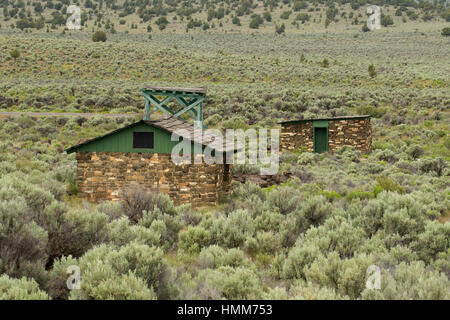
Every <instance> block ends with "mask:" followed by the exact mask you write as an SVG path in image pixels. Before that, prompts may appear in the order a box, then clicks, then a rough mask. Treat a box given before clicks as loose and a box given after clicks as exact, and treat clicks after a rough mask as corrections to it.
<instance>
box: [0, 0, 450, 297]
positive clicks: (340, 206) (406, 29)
mask: <svg viewBox="0 0 450 320" xmlns="http://www.w3.org/2000/svg"><path fill="white" fill-rule="evenodd" d="M20 3H22V4H23V5H22V4H20ZM38 3H39V4H40V7H41V9H42V11H41V9H39V5H38ZM50 3H52V5H50ZM59 4H61V6H60V7H59ZM69 4H70V2H69V1H41V2H39V1H28V2H27V1H8V0H4V1H2V0H0V7H1V8H3V10H0V79H1V81H0V111H2V112H3V111H22V112H26V111H33V112H59V113H61V112H71V113H86V112H94V113H98V114H99V115H98V116H96V117H90V118H85V117H83V116H81V115H80V116H79V117H68V116H60V117H30V116H27V115H23V116H14V117H5V118H2V119H1V120H0V299H50V298H51V299H449V298H450V295H449V292H450V282H449V277H450V224H449V223H448V222H449V221H450V189H449V181H450V179H449V175H450V166H449V161H450V136H449V126H450V121H449V116H450V111H449V110H450V94H449V92H450V76H449V75H450V37H448V36H445V35H444V33H445V32H444V31H443V29H445V28H446V27H449V26H450V25H449V22H448V20H449V19H448V17H449V13H448V12H449V11H448V10H449V9H448V7H446V6H445V3H444V2H439V1H438V2H436V3H432V2H428V1H423V2H415V1H394V2H389V5H387V4H386V3H385V2H383V1H377V3H370V4H377V5H379V6H380V7H381V8H382V13H383V17H384V18H383V19H384V20H383V21H384V22H385V21H386V19H387V18H386V16H390V17H391V18H392V21H393V24H390V23H385V24H386V26H384V25H383V26H382V28H381V29H380V30H375V31H366V32H365V31H363V30H362V27H363V25H364V24H365V22H366V21H367V15H366V13H365V12H366V11H365V10H366V8H367V6H368V5H369V3H365V2H363V1H359V2H358V1H352V2H345V1H342V2H321V1H317V2H316V1H307V2H305V1H289V0H286V1H276V0H272V1H248V0H247V1H167V0H166V1H125V2H121V1H99V2H97V1H89V0H86V1H83V2H82V3H79V5H80V6H81V8H82V22H83V27H82V29H81V30H65V29H64V25H65V21H66V15H65V12H66V11H65V10H64V8H65V7H67V6H68V5H69ZM305 5H306V7H305ZM51 6H53V8H51ZM16 7H17V12H16V13H15V14H13V15H11V11H15V8H16ZM56 7H59V9H56ZM4 8H6V11H5V9H4ZM36 8H37V11H36ZM220 8H223V16H222V17H221V15H222V13H221V12H222V9H220ZM132 9H134V10H132ZM131 11H132V12H131ZM212 11H214V13H212ZM286 11H292V12H291V13H290V14H289V15H288V14H284V17H286V16H288V18H287V19H284V18H282V17H281V16H282V15H283V13H284V12H286ZM5 12H6V14H5ZM21 12H22V14H21ZM28 12H29V13H30V14H28ZM128 12H129V13H128ZM227 12H228V13H227ZM265 12H269V13H270V16H271V18H270V21H268V19H269V18H268V15H267V14H266V15H265ZM302 13H304V14H305V15H302V16H300V18H297V16H298V15H299V14H302ZM59 15H64V16H63V18H64V19H62V18H61V17H60V16H59ZM255 15H257V16H260V18H261V19H262V20H263V22H262V23H260V24H258V27H257V28H254V26H255V25H254V24H253V25H252V27H251V26H250V24H251V22H252V20H258V21H259V19H258V18H257V17H256V16H255ZM306 15H308V16H309V18H307V16H306ZM264 16H265V17H264ZM350 16H351V17H350ZM162 17H164V18H165V19H166V20H167V21H168V23H167V24H166V26H165V27H164V28H160V25H163V24H165V23H164V19H161V18H162ZM175 17H176V18H175ZM236 17H237V18H238V19H239V24H240V25H238V23H237V20H236V19H234V18H236ZM209 18H210V19H209ZM356 18H357V19H356ZM58 19H59V20H58ZM355 19H356V20H358V21H357V22H355ZM122 20H123V21H125V22H124V23H122V22H121V21H122ZM233 20H234V22H233ZM302 20H305V21H304V23H302ZM61 21H63V22H62V23H60V22H61ZM157 21H159V22H158V23H157ZM191 21H193V22H191ZM197 21H201V23H200V25H199V23H197ZM327 21H328V22H327ZM190 22H191V25H190V26H192V27H188V25H189V23H190ZM388 22H389V21H388ZM26 23H28V24H26ZM17 24H18V25H17ZM205 24H208V28H206V26H205ZM213 24H214V26H213ZM283 24H284V25H285V28H284V30H281V29H280V27H281V25H283ZM107 25H108V27H107ZM112 25H113V26H112ZM149 25H150V26H151V28H148V26H149ZM41 26H42V27H41ZM204 26H205V27H204ZM22 27H23V28H22ZM97 30H104V31H106V37H107V39H106V41H105V42H103V41H99V42H94V41H92V34H93V32H94V31H97ZM277 31H278V32H277ZM281 31H282V32H281ZM369 70H370V72H369ZM145 85H168V86H175V85H176V86H178V85H183V86H199V85H205V86H207V88H208V89H207V90H208V92H207V99H206V102H205V104H204V118H205V125H207V126H208V127H213V128H234V129H237V128H243V129H245V128H279V126H278V124H277V122H278V121H280V120H283V119H292V118H298V117H299V116H300V115H301V116H303V117H304V118H317V117H322V116H344V115H357V114H361V115H363V114H370V115H372V116H373V117H372V129H373V149H374V150H373V152H372V153H371V154H370V155H366V156H361V155H360V154H359V153H358V152H357V151H356V150H354V149H351V148H343V149H341V150H340V151H338V152H337V153H335V154H313V153H309V152H305V151H304V150H297V151H296V152H293V153H289V152H284V153H282V154H281V155H280V173H284V172H290V173H291V174H292V177H291V179H289V181H288V182H286V183H283V184H281V185H276V186H272V187H269V188H260V187H259V186H257V185H255V184H252V183H246V184H240V183H238V182H235V183H234V184H233V190H232V192H231V194H230V195H228V196H227V195H224V197H223V201H222V202H221V203H220V204H219V205H218V206H216V207H204V208H197V209H193V208H191V207H190V206H189V205H183V206H174V205H173V204H172V202H171V200H170V199H169V198H168V197H167V196H165V195H162V194H150V193H147V192H145V191H143V190H133V191H132V192H130V193H129V194H128V195H127V196H128V197H129V199H128V200H129V201H127V202H126V203H127V204H126V205H125V204H121V203H110V202H104V203H100V204H97V205H96V204H91V203H88V202H85V201H82V200H80V199H79V198H78V197H77V186H76V180H75V178H76V160H75V156H74V155H73V154H72V155H68V154H66V153H65V152H64V149H65V148H67V147H68V146H70V145H72V144H74V143H76V142H77V141H79V140H80V139H86V138H92V137H95V136H98V135H100V134H104V133H106V132H108V131H111V130H114V129H117V128H119V127H121V126H124V125H126V124H128V123H131V122H132V121H134V120H133V119H130V118H108V117H102V113H142V112H143V107H144V98H143V96H142V95H141V91H140V90H141V89H142V87H144V86H145ZM233 171H234V173H235V174H238V173H257V172H259V170H258V165H249V164H248V165H235V166H233ZM72 265H75V266H78V267H80V269H81V279H82V281H81V288H80V289H78V290H69V289H68V288H67V285H66V280H67V277H68V274H67V268H68V267H69V266H72ZM371 265H376V266H378V267H379V268H380V271H381V288H380V289H375V290H372V289H368V288H367V287H366V281H367V279H368V274H367V269H368V267H369V266H371Z"/></svg>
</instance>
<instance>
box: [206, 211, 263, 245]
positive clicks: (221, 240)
mask: <svg viewBox="0 0 450 320" xmlns="http://www.w3.org/2000/svg"><path fill="white" fill-rule="evenodd" d="M210 229H211V238H212V241H213V243H216V244H218V245H221V246H222V245H223V246H225V247H228V248H236V247H240V246H241V245H243V244H244V241H245V239H247V237H249V236H252V235H253V233H254V232H255V225H254V222H253V219H252V216H251V214H250V213H249V212H248V211H246V210H236V211H233V212H232V213H230V215H229V216H228V217H224V216H219V217H217V218H216V219H214V221H213V223H212V225H211V228H210Z"/></svg>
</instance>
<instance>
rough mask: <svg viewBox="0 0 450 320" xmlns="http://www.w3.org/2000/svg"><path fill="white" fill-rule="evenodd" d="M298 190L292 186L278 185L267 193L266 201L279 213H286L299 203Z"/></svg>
mask: <svg viewBox="0 0 450 320" xmlns="http://www.w3.org/2000/svg"><path fill="white" fill-rule="evenodd" d="M300 202H301V199H300V195H299V192H298V191H297V190H296V189H295V188H293V187H278V188H276V189H273V190H272V191H270V192H269V193H268V194H267V203H268V204H269V205H270V206H271V207H272V208H277V209H278V211H279V212H280V213H281V214H288V213H290V212H292V211H294V210H295V209H296V208H297V207H298V206H299V205H300Z"/></svg>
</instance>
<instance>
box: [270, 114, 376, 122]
mask: <svg viewBox="0 0 450 320" xmlns="http://www.w3.org/2000/svg"><path fill="white" fill-rule="evenodd" d="M371 117H372V116H371V115H362V116H347V117H345V116H343V117H336V118H317V119H294V120H286V121H279V122H278V123H279V124H295V123H303V122H313V121H341V120H360V119H367V118H371Z"/></svg>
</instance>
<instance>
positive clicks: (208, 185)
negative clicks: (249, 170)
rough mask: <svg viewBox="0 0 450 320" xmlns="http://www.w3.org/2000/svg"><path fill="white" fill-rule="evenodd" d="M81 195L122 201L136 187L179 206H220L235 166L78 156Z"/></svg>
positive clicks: (161, 157)
mask: <svg viewBox="0 0 450 320" xmlns="http://www.w3.org/2000/svg"><path fill="white" fill-rule="evenodd" d="M76 158H77V163H78V167H77V184H78V195H79V196H80V197H81V198H83V199H87V200H89V201H92V202H99V201H101V200H119V199H120V196H121V191H122V190H124V189H126V188H127V187H130V186H132V185H135V184H138V185H140V186H141V187H143V188H145V189H148V190H152V191H159V192H163V193H166V194H168V195H169V196H170V198H171V199H172V201H173V202H174V203H175V204H176V205H178V204H184V203H191V204H192V205H193V206H194V207H197V206H199V205H203V204H212V205H214V204H217V202H218V199H219V195H220V194H221V193H222V192H228V191H229V186H230V183H231V165H226V164H225V165H221V164H211V165H207V164H205V163H204V162H202V163H201V164H194V163H192V164H182V165H176V164H175V163H173V162H172V160H171V159H170V154H155V153H121V152H77V156H76Z"/></svg>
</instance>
